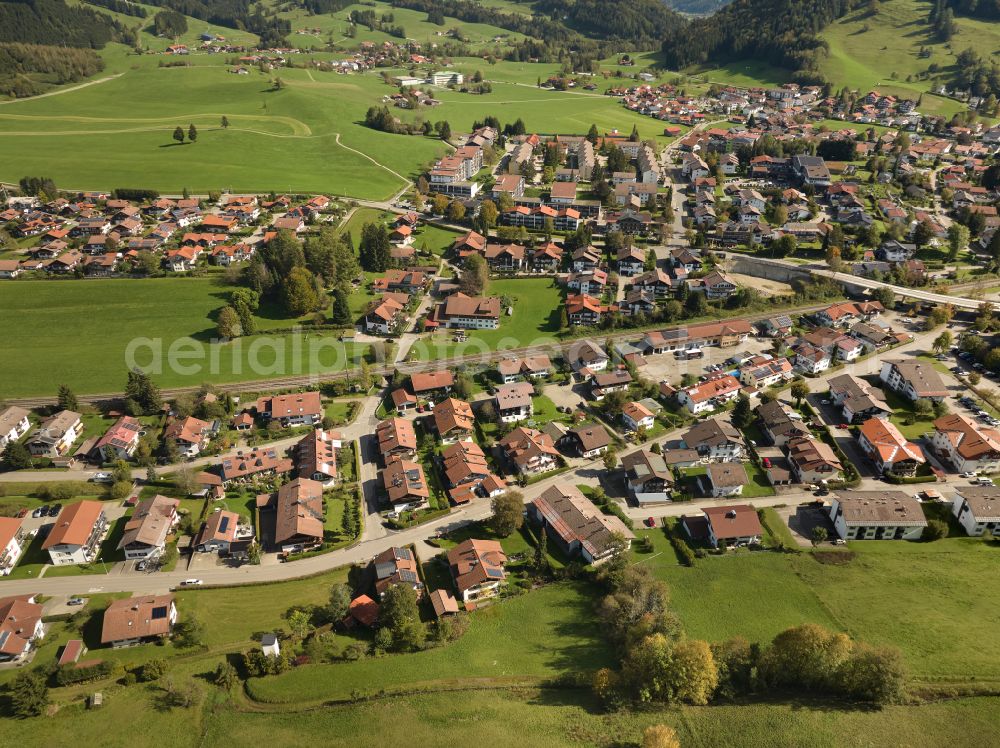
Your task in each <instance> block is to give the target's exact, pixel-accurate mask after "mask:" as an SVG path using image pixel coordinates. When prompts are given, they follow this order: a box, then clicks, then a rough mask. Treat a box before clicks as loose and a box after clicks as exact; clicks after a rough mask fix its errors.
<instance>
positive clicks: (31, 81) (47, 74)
mask: <svg viewBox="0 0 1000 748" xmlns="http://www.w3.org/2000/svg"><path fill="white" fill-rule="evenodd" d="M103 69H104V60H102V59H101V57H100V55H98V54H97V53H96V52H94V51H93V50H92V49H77V48H72V47H51V46H46V45H41V44H18V43H5V44H0V95H3V96H13V97H14V98H23V97H25V96H35V95H37V94H39V93H42V92H43V91H44V90H45V89H46V88H48V87H49V86H58V85H62V84H64V83H75V82H76V81H78V80H81V79H83V78H87V77H89V76H91V75H94V74H96V73H99V72H100V71H101V70H103Z"/></svg>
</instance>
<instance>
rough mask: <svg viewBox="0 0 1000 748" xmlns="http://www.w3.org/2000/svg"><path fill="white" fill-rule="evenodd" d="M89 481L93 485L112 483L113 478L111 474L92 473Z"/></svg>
mask: <svg viewBox="0 0 1000 748" xmlns="http://www.w3.org/2000/svg"><path fill="white" fill-rule="evenodd" d="M90 480H91V481H92V482H94V483H114V482H115V477H114V476H113V475H112V474H111V473H94V477H93V478H91V479H90Z"/></svg>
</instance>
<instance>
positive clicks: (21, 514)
mask: <svg viewBox="0 0 1000 748" xmlns="http://www.w3.org/2000/svg"><path fill="white" fill-rule="evenodd" d="M27 516H28V507H25V508H24V509H22V510H21V511H19V512H18V513H17V518H18V519H21V518H23V517H27Z"/></svg>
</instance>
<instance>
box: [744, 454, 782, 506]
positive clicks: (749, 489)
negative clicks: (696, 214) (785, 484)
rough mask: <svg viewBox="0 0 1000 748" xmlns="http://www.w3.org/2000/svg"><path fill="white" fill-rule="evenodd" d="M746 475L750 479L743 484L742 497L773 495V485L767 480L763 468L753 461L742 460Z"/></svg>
mask: <svg viewBox="0 0 1000 748" xmlns="http://www.w3.org/2000/svg"><path fill="white" fill-rule="evenodd" d="M743 467H744V468H746V471H747V477H748V478H749V479H750V480H749V481H747V482H746V483H744V484H743V493H742V496H743V498H746V499H752V498H756V497H759V496H774V487H773V486H771V484H770V483H769V482H768V480H767V476H766V475H765V474H764V470H763V469H762V468H761V467H760V466H759V465H757V464H756V463H753V462H744V463H743Z"/></svg>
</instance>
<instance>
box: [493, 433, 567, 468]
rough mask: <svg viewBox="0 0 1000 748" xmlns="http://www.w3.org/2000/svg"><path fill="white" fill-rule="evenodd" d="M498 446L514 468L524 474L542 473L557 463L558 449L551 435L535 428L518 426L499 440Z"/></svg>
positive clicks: (558, 458) (558, 457)
mask: <svg viewBox="0 0 1000 748" xmlns="http://www.w3.org/2000/svg"><path fill="white" fill-rule="evenodd" d="M500 448H501V449H503V451H504V455H505V456H506V457H507V459H508V460H510V462H511V463H512V464H513V466H514V469H515V470H516V471H517V472H519V473H522V474H524V475H536V474H538V473H544V472H546V471H549V470H554V469H555V468H556V467H558V465H559V460H560V456H559V451H558V450H557V449H556V447H555V444H553V442H552V437H551V436H549V435H548V434H545V433H542V432H541V431H537V430H536V429H529V428H526V427H524V426H518V427H517V428H515V429H514V430H513V431H511V432H510V433H509V434H507V436H505V437H504V438H503V439H501V440H500Z"/></svg>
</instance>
